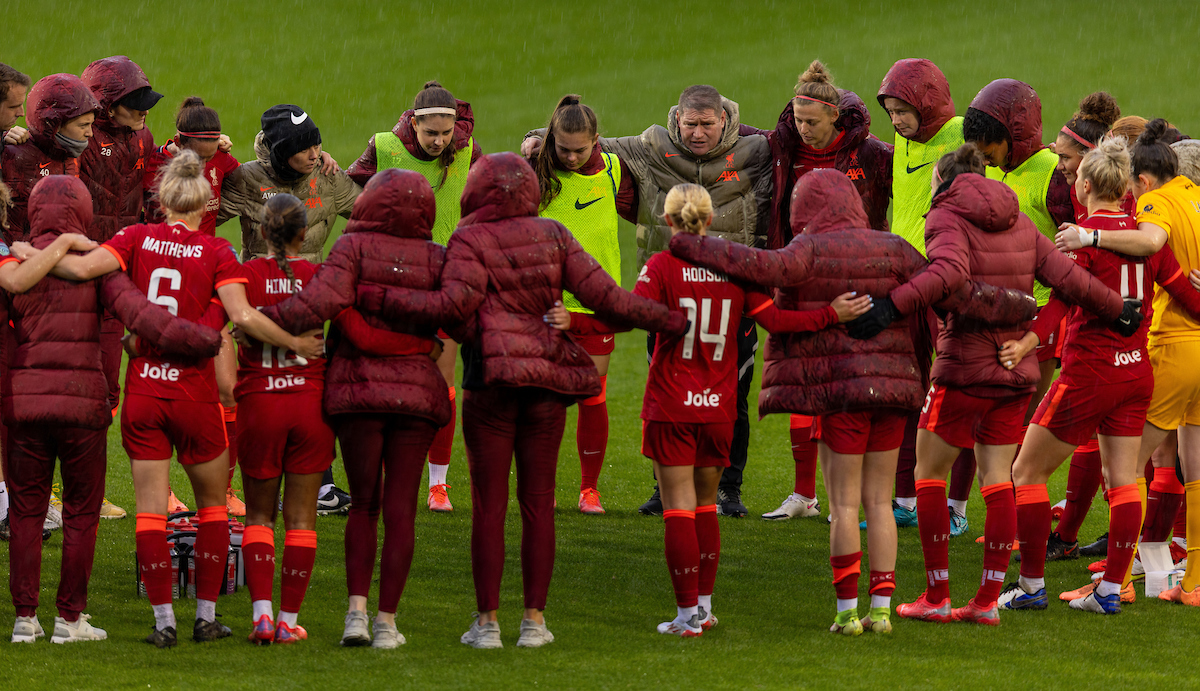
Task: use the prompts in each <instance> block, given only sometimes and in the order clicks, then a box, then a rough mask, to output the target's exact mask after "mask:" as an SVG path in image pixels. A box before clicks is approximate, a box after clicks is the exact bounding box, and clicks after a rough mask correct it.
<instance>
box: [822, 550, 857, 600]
mask: <svg viewBox="0 0 1200 691" xmlns="http://www.w3.org/2000/svg"><path fill="white" fill-rule="evenodd" d="M829 565H830V566H831V567H833V590H834V592H835V593H837V597H838V599H839V600H853V599H854V598H857V597H858V574H859V573H861V571H862V552H861V551H858V552H855V553H853V554H838V555H836V556H831V557H829Z"/></svg>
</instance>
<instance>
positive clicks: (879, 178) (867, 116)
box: [742, 90, 892, 249]
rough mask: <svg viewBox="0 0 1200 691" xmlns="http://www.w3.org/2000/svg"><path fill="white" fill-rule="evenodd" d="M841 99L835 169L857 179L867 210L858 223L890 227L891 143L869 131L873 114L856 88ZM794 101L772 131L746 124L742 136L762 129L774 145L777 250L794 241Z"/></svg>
mask: <svg viewBox="0 0 1200 691" xmlns="http://www.w3.org/2000/svg"><path fill="white" fill-rule="evenodd" d="M839 91H840V92H841V95H842V98H841V101H839V102H838V113H839V115H838V119H837V122H836V123H834V126H835V127H836V128H837V129H838V130H840V131H841V132H842V137H841V139H840V141H838V142H837V143H835V144H833V145H832V146H835V147H836V149H835V150H834V153H835V166H834V167H835V168H836V169H837V170H839V171H841V172H842V173H844V174H845V175H846V176H847V177H848V178H850V180H851V181H852V182H853V183H854V187H855V189H856V190H858V195H859V197H860V198H861V199H862V204H863V208H864V209H865V211H866V214H867V225H865V226H859V227H867V228H874V229H875V230H887V210H888V203H890V202H891V199H892V145H891V144H888V143H886V142H883V141H880V140H879V139H878V138H877V137H876V136H875V135H873V134H871V113H870V111H868V110H867V106H866V104H865V103H863V101H862V99H861V98H859V97H858V95H857V94H855V93H854V92H853V91H841V90H839ZM794 100H795V99H793V100H792V101H788V104H787V106H785V107H784V109H783V112H782V113H780V114H779V122H778V124H776V125H775V129H774V130H771V131H766V130H756V129H754V128H752V127H743V128H742V133H743V134H750V133H761V134H765V135H766V136H767V139H768V140H770V143H771V156H772V158H773V159H774V163H775V168H774V171H773V172H772V178H771V180H772V184H773V185H774V190H775V195H774V197H773V199H772V202H771V220H770V224H769V226H768V230H767V247H770V248H771V249H778V248H780V247H783V246H785V245H787V244H788V242H790V241H791V239H792V231H791V227H790V225H789V219H790V218H791V213H790V201H791V198H792V190H791V189H789V187H788V182H789V180H790V176H791V174H792V165H793V163H794V162H795V161H794V158H795V151H796V147H798V146H799V145H800V142H801V140H800V131H799V130H797V129H796V117H795V115H794V113H793V112H792V103H793V101H794Z"/></svg>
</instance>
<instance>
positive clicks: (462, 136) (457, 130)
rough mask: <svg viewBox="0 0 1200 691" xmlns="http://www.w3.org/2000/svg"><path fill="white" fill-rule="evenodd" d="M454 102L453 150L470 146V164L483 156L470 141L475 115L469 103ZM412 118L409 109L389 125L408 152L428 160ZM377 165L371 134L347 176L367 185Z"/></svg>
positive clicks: (347, 170)
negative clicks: (365, 146)
mask: <svg viewBox="0 0 1200 691" xmlns="http://www.w3.org/2000/svg"><path fill="white" fill-rule="evenodd" d="M455 103H456V107H455V110H457V111H458V115H457V116H456V119H455V121H454V150H455V151H456V152H459V153H461V152H462V150H463V149H465V148H467V144H468V143H470V144H471V145H472V146H471V154H470V155H471V163H472V165H473V164H474V163H475V161H477V160H479V157H480V156H482V155H483V151H481V150H480V148H479V144H477V143H475V142H473V141H471V135H472V134H473V133H474V132H475V113H474V112H473V111H472V110H471V104H470V103H467V102H466V101H459V100H457V99H456V100H455ZM412 117H413V109H412V108H409V109H408V110H406V111H404V113H403V114H402V115H401V116H400V119H399V120H397V121H396V124H395V125H393V126H392V134H394V135H396V137H397V138H398V139H399V140H400V142H401V143H402V144H404V148H405V149H408V153H410V154H412V155H413V156H416V157H417V158H420V159H426V160H428V159H429V154H427V153H425V150H424V149H422V148H421V145H420V144H419V143H417V132H416V130H415V129H414V128H413V124H412ZM456 155H458V154H456ZM376 165H377V158H376V155H375V135H371V138H370V139H369V140H367V148H366V150H365V151H363V152H362V155H361V156H359V157H358V160H357V161H355V162H354V163H352V164H351V165H350V167H349V168H347V169H346V174H347V175H349V176H350V179H351V180H353V181H354V182H356V183H358V184H359V185H366V184H367V181H368V180H370V179H371V176H373V175H374V174H375V173H376V172H377V167H376Z"/></svg>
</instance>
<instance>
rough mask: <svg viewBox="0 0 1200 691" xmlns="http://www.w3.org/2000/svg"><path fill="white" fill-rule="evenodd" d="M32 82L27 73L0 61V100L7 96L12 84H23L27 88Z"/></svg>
mask: <svg viewBox="0 0 1200 691" xmlns="http://www.w3.org/2000/svg"><path fill="white" fill-rule="evenodd" d="M32 83H33V80H31V79H30V78H29V75H27V74H25V73H23V72H18V71H17V70H15V69H13V68H11V67H9V66H8V65H5V64H4V63H2V62H0V101H3V100H4V99H6V98H8V90H9V89H10V88H11V87H12V85H13V84H16V85H17V86H23V87H25V88H26V89H28V88H29V85H30V84H32Z"/></svg>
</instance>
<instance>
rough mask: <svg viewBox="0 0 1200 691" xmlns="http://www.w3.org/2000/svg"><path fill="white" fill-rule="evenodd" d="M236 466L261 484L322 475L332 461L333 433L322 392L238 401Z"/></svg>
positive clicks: (247, 397) (256, 396)
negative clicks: (287, 476)
mask: <svg viewBox="0 0 1200 691" xmlns="http://www.w3.org/2000/svg"><path fill="white" fill-rule="evenodd" d="M237 451H238V463H239V464H240V465H241V466H242V472H243V473H245V474H246V475H249V476H250V477H252V478H255V479H257V480H269V479H271V478H276V477H279V476H280V475H282V474H283V473H296V474H298V475H307V474H310V473H323V472H325V471H326V470H328V468H329V466H330V464H332V463H333V429H332V428H331V427H330V426H329V420H328V419H327V418H326V417H325V414H324V413H323V412H322V410H321V392H320V391H298V392H295V393H288V394H282V393H278V394H277V393H252V394H247V395H245V396H242V397H241V398H239V399H238V435H237Z"/></svg>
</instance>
